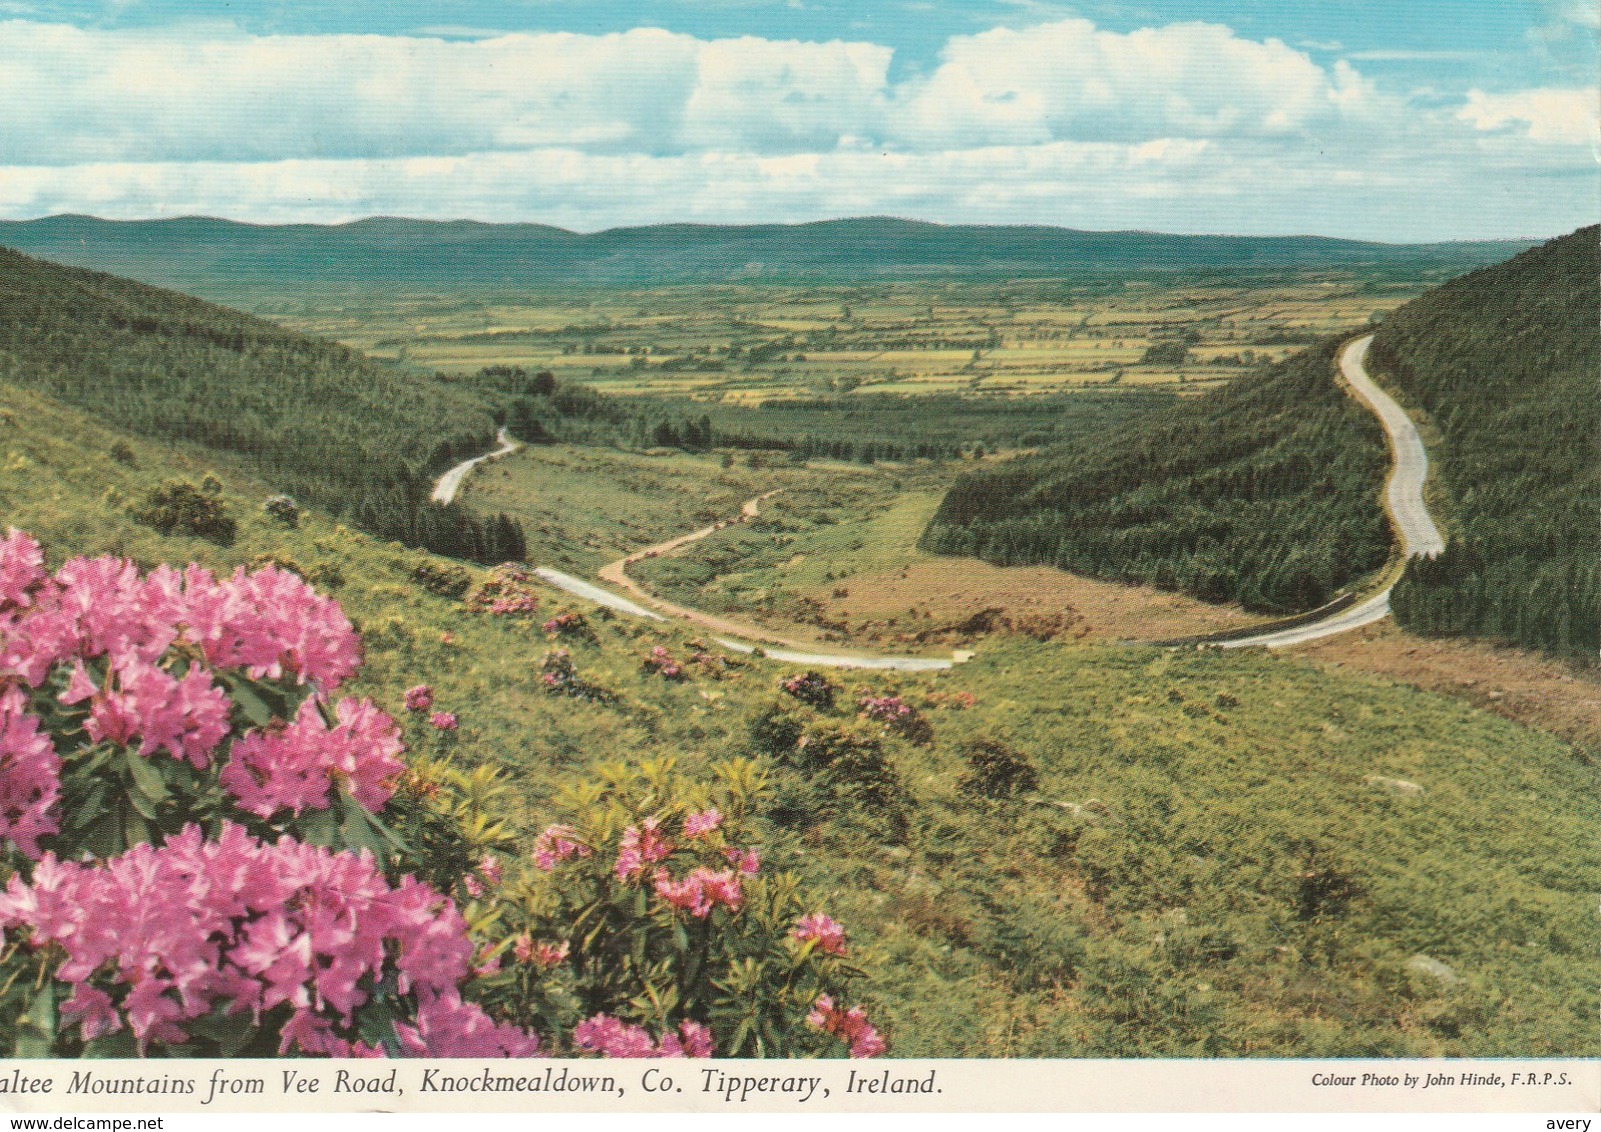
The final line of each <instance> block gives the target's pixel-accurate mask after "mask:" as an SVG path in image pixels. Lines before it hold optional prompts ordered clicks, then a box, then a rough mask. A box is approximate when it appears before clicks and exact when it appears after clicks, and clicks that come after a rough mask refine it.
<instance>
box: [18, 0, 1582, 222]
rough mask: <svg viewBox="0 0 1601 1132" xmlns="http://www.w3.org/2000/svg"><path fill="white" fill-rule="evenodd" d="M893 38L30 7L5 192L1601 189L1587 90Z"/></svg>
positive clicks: (546, 205) (983, 215)
mask: <svg viewBox="0 0 1601 1132" xmlns="http://www.w3.org/2000/svg"><path fill="white" fill-rule="evenodd" d="M6 2H8V0H0V4H3V3H6ZM446 30H450V31H453V32H463V33H465V31H466V30H468V29H445V28H441V29H439V31H440V32H444V31H446ZM892 62H893V55H892V52H891V50H890V49H889V48H887V47H884V46H880V45H877V44H873V43H866V42H843V41H833V42H793V41H776V40H765V39H757V38H742V39H727V40H716V41H708V40H703V39H699V38H696V37H693V36H688V35H682V34H674V33H669V32H666V31H662V30H660V29H649V28H640V29H635V30H632V31H628V32H625V33H621V34H614V35H602V36H591V35H573V34H540V35H523V34H518V35H498V34H497V35H490V36H487V37H485V38H475V39H466V40H462V39H451V40H447V39H443V38H439V37H438V36H424V35H415V36H354V35H329V36H292V37H290V36H285V37H277V36H252V35H246V34H244V33H242V32H240V31H238V30H237V29H232V28H226V27H210V28H204V29H197V28H190V29H188V30H185V31H178V30H167V31H159V32H156V31H104V30H85V29H78V28H71V27H64V26H55V25H45V24H39V23H31V22H24V21H13V22H10V23H0V108H4V109H3V111H0V216H17V217H21V216H37V215H43V214H47V213H51V212H60V211H84V212H95V213H99V214H102V215H107V216H123V217H135V216H151V215H181V214H185V213H208V214H221V215H228V216H233V217H237V218H240V219H249V220H257V221H263V222H267V221H288V220H321V221H337V220H345V219H351V218H354V217H358V216H363V215H369V214H373V213H390V214H404V215H414V216H431V217H460V216H470V217H477V218H482V219H490V220H511V219H528V220H544V221H548V222H552V223H559V224H565V225H567V226H569V227H574V228H582V229H593V228H597V227H603V226H608V225H617V224H633V223H647V222H652V221H666V220H702V221H707V222H714V221H726V222H739V221H757V220H773V219H807V218H816V217H819V216H831V215H852V214H863V213H881V212H889V213H897V214H900V215H908V216H921V217H925V218H928V219H935V220H948V221H977V222H992V221H993V222H1003V221H1004V222H1030V223H1058V224H1069V225H1077V226H1083V227H1142V228H1168V229H1172V230H1181V231H1261V232H1265V231H1320V232H1326V233H1332V234H1359V235H1370V236H1383V235H1390V236H1393V237H1394V238H1407V239H1410V238H1422V237H1425V236H1431V235H1432V236H1439V237H1442V238H1443V237H1455V236H1470V235H1476V234H1477V235H1485V234H1496V233H1498V232H1499V233H1501V234H1513V233H1518V234H1522V233H1528V232H1549V231H1553V230H1555V229H1557V228H1559V227H1561V226H1563V225H1564V224H1567V222H1568V221H1569V220H1570V219H1572V218H1573V217H1574V216H1575V215H1577V216H1578V218H1579V219H1580V220H1582V219H1584V218H1585V213H1586V210H1588V211H1593V203H1592V197H1593V193H1591V192H1589V191H1587V190H1586V191H1581V187H1583V186H1591V185H1593V176H1594V170H1593V166H1591V165H1588V164H1587V159H1586V158H1582V157H1581V158H1579V159H1575V157H1574V155H1573V154H1572V153H1571V152H1570V148H1567V147H1564V146H1563V145H1559V144H1553V143H1558V142H1569V141H1573V140H1575V139H1577V140H1580V141H1582V140H1584V138H1585V137H1587V136H1588V134H1587V133H1586V132H1585V131H1586V130H1588V129H1589V128H1590V127H1589V125H1588V122H1589V121H1590V119H1589V118H1585V117H1584V115H1585V114H1587V113H1589V109H1587V108H1586V107H1585V106H1582V105H1580V104H1581V103H1582V102H1584V99H1583V97H1582V96H1583V95H1584V93H1585V92H1581V91H1578V90H1546V91H1525V92H1521V93H1518V94H1513V95H1490V94H1485V93H1483V92H1480V91H1475V92H1473V94H1472V95H1471V96H1470V97H1469V99H1468V101H1467V102H1466V104H1464V103H1463V102H1462V101H1461V100H1460V98H1458V99H1454V100H1453V101H1452V102H1451V104H1450V105H1449V106H1438V105H1430V104H1428V103H1426V102H1423V101H1420V100H1414V101H1413V102H1411V103H1408V102H1406V101H1405V100H1403V99H1402V98H1400V97H1398V96H1395V95H1391V94H1386V93H1384V92H1383V91H1381V90H1380V89H1379V87H1377V86H1376V85H1375V84H1374V83H1373V82H1372V81H1370V80H1369V79H1367V78H1366V77H1365V76H1364V75H1363V74H1362V73H1361V72H1360V71H1359V70H1358V69H1357V68H1356V67H1355V66H1354V65H1353V64H1352V63H1351V62H1350V61H1349V60H1346V59H1341V60H1338V61H1335V62H1334V63H1333V64H1332V65H1327V66H1325V65H1322V64H1320V63H1318V62H1316V61H1314V60H1313V59H1312V58H1311V57H1310V56H1309V55H1308V54H1307V53H1306V52H1305V51H1304V50H1301V49H1298V48H1294V47H1291V46H1288V45H1286V44H1285V43H1283V42H1280V41H1278V40H1275V39H1267V40H1261V41H1258V40H1251V39H1247V38H1243V37H1241V36H1240V35H1237V34H1236V33H1234V32H1233V31H1231V30H1230V29H1228V28H1225V27H1221V26H1218V25H1214V24H1204V23H1189V24H1177V25H1171V26H1167V27H1158V28H1148V29H1142V30H1138V31H1133V32H1129V33H1126V34H1123V33H1113V32H1106V31H1103V30H1100V29H1098V28H1097V27H1095V26H1094V25H1093V24H1091V23H1089V22H1087V21H1085V20H1082V19H1063V20H1057V21H1056V22H1053V23H1047V24H1044V25H1040V26H1036V27H1032V28H1029V29H1027V30H1026V31H1016V30H1010V29H1006V28H997V29H993V30H990V31H986V32H983V33H980V34H976V35H969V36H959V37H956V38H953V39H951V40H949V41H948V42H947V44H946V45H945V49H944V51H943V53H942V54H941V55H940V56H939V59H938V62H937V64H936V65H935V66H934V67H933V68H932V70H930V71H929V72H927V73H926V74H916V75H912V76H911V77H908V78H905V79H901V80H898V81H895V80H892V79H891V78H890V75H891V71H892V68H891V64H892ZM1591 117H1593V115H1591ZM1581 174H1587V175H1588V177H1589V180H1588V181H1584V180H1583V178H1582V177H1581V176H1580V175H1581ZM1531 178H1542V179H1541V180H1540V182H1539V184H1540V185H1541V189H1540V191H1539V192H1532V191H1531V188H1530V186H1531V184H1532V183H1533V182H1532V181H1531V180H1530V179H1531ZM1564 178H1566V179H1564ZM1565 185H1572V186H1580V187H1575V188H1573V189H1571V190H1569V189H1565V188H1562V187H1561V186H1565ZM1569 226H1571V225H1569Z"/></svg>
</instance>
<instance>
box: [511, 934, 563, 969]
mask: <svg viewBox="0 0 1601 1132" xmlns="http://www.w3.org/2000/svg"><path fill="white" fill-rule="evenodd" d="M511 953H512V956H513V958H515V959H516V960H517V962H519V963H529V964H532V965H533V966H535V967H539V968H543V969H545V970H549V969H550V968H552V967H559V966H561V965H562V964H563V963H565V962H567V959H568V957H569V956H570V955H571V954H572V945H571V944H569V943H568V942H567V941H566V940H562V941H561V942H560V943H549V942H547V941H545V940H540V941H538V942H535V940H534V938H533V937H532V936H530V935H529V934H528V933H526V932H524V933H523V934H522V935H520V936H518V937H517V938H516V939H515V940H513V941H512V948H511Z"/></svg>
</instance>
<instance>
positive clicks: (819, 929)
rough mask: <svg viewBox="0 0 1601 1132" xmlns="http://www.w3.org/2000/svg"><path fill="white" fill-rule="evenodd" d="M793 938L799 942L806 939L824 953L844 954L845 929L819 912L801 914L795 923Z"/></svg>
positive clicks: (803, 941)
mask: <svg viewBox="0 0 1601 1132" xmlns="http://www.w3.org/2000/svg"><path fill="white" fill-rule="evenodd" d="M794 935H795V938H796V939H797V940H799V941H800V942H801V943H805V942H807V941H808V940H810V941H812V945H813V946H814V947H815V948H817V950H818V951H821V952H823V953H824V954H826V955H837V956H843V955H844V954H845V929H844V928H842V927H840V925H839V924H838V923H836V922H835V921H834V920H833V919H831V918H830V917H828V916H825V915H823V914H822V913H821V912H817V913H814V914H813V915H810V916H802V917H801V918H800V920H799V921H797V922H796V924H795V932H794Z"/></svg>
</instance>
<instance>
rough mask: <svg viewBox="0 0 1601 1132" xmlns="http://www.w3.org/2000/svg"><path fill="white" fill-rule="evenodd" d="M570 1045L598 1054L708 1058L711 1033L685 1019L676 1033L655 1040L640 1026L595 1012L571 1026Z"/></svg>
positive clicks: (710, 1050) (710, 1053)
mask: <svg viewBox="0 0 1601 1132" xmlns="http://www.w3.org/2000/svg"><path fill="white" fill-rule="evenodd" d="M573 1044H574V1045H575V1046H577V1047H578V1048H579V1049H580V1050H583V1051H584V1052H585V1053H598V1054H600V1055H601V1056H602V1057H710V1056H711V1055H712V1032H711V1031H710V1030H708V1029H707V1028H706V1027H705V1026H702V1025H701V1024H700V1023H699V1022H690V1021H687V1020H686V1021H683V1022H680V1023H679V1024H678V1033H676V1034H675V1033H672V1032H668V1033H666V1034H663V1035H662V1040H661V1041H660V1042H655V1041H652V1040H651V1036H650V1033H649V1032H648V1031H647V1030H646V1029H645V1028H644V1027H643V1026H632V1025H629V1024H628V1023H627V1022H623V1021H620V1020H618V1019H616V1018H613V1017H612V1016H611V1015H609V1014H596V1015H595V1016H593V1017H591V1018H586V1019H585V1020H584V1021H582V1022H580V1023H578V1025H577V1026H576V1027H575V1028H574V1030H573Z"/></svg>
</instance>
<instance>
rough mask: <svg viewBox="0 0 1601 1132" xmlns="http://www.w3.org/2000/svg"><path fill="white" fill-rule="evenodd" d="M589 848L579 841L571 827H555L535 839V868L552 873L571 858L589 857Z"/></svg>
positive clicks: (549, 828) (547, 829)
mask: <svg viewBox="0 0 1601 1132" xmlns="http://www.w3.org/2000/svg"><path fill="white" fill-rule="evenodd" d="M589 854H590V848H589V846H587V845H585V844H584V843H583V842H581V841H579V840H578V834H577V833H575V832H574V831H573V828H572V827H571V826H567V825H553V826H549V827H548V828H546V829H545V831H544V832H543V833H541V834H540V835H539V836H538V837H536V838H534V867H535V868H538V869H543V870H544V871H545V872H547V873H548V872H550V871H551V870H552V869H554V868H555V867H556V866H557V864H559V863H560V862H562V861H565V860H567V858H569V857H587V856H589Z"/></svg>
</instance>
